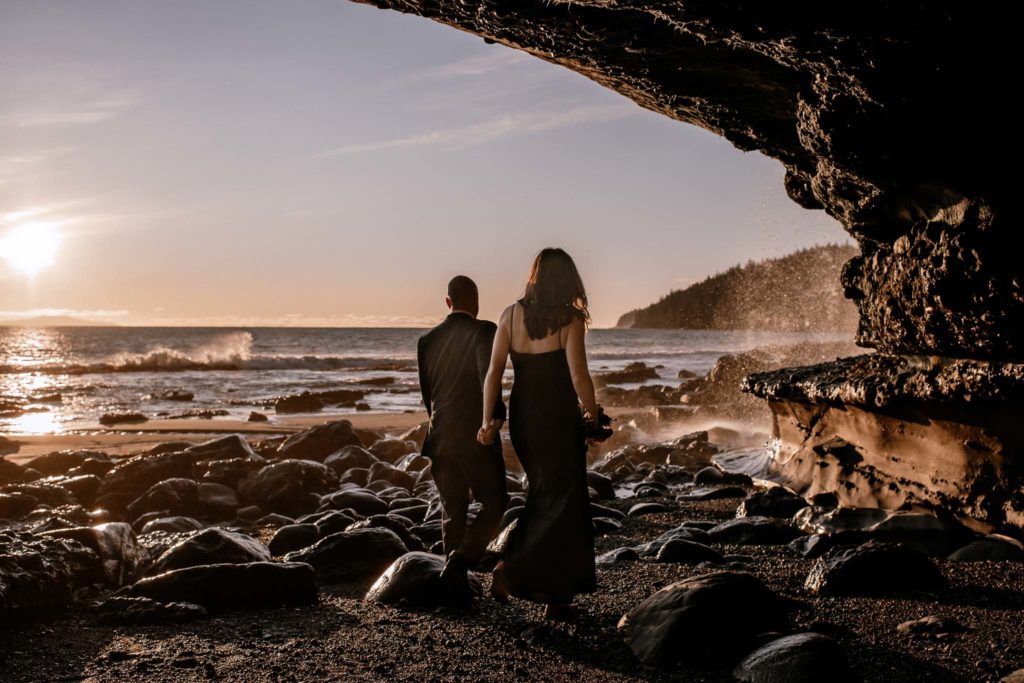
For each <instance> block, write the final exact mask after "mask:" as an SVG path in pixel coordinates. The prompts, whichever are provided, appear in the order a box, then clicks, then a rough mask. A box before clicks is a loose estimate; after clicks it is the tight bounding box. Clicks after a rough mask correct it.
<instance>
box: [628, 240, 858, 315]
mask: <svg viewBox="0 0 1024 683" xmlns="http://www.w3.org/2000/svg"><path fill="white" fill-rule="evenodd" d="M857 253H858V252H857V248H856V247H855V246H853V245H848V244H828V245H824V246H817V247H810V248H808V249H801V250H800V251H797V252H794V253H792V254H789V255H787V256H783V257H781V258H776V259H767V260H764V261H757V262H754V261H749V262H747V264H746V265H743V266H733V267H732V268H730V269H729V270H727V271H725V272H723V273H718V274H717V275H712V276H711V277H709V278H707V279H705V280H703V281H702V282H698V283H696V284H694V285H691V286H689V287H687V288H686V289H680V290H675V291H672V292H670V293H669V294H667V295H666V296H664V297H662V299H661V300H659V301H658V302H657V303H653V304H651V305H650V306H647V307H646V308H639V309H636V310H633V311H630V312H629V313H626V314H625V315H623V316H622V317H621V318H619V322H618V323H617V324H616V327H635V328H658V329H676V328H686V329H707V330H751V329H758V330H775V331H781V332H794V331H814V332H833V331H835V332H842V331H846V330H850V331H853V330H856V328H857V309H856V307H855V306H854V304H853V302H851V301H850V300H848V299H846V298H845V297H844V296H843V288H842V286H841V285H840V284H839V273H840V271H841V270H842V267H843V264H844V263H845V262H846V261H848V260H849V259H851V258H852V257H854V256H856V255H857Z"/></svg>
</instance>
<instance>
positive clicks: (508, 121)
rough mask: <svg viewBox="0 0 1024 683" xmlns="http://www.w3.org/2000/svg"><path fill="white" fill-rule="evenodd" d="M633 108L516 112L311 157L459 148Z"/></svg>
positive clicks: (603, 118)
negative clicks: (414, 148) (438, 147)
mask: <svg viewBox="0 0 1024 683" xmlns="http://www.w3.org/2000/svg"><path fill="white" fill-rule="evenodd" d="M635 112H636V108H635V107H634V106H633V105H631V104H615V105H603V106H584V107H576V108H573V109H567V110H562V111H541V112H516V113H512V114H506V115H503V116H498V117H496V118H493V119H490V120H487V121H483V122H481V123H474V124H471V125H468V126H462V127H460V128H446V129H442V130H435V131H430V132H427V133H421V134H418V135H410V136H406V137H401V138H395V139H393V140H382V141H379V142H364V143H356V144H352V145H344V146H342V147H337V148H335V149H331V150H327V151H326V152H321V153H319V154H317V155H315V156H314V158H329V157H337V156H344V155H348V154H358V153H362V152H377V151H382V150H389V149H400V148H403V147H425V146H435V145H439V146H444V147H447V148H449V149H461V148H464V147H471V146H473V145H480V144H483V143H487V142H493V141H494V140H499V139H501V138H506V137H511V136H523V135H534V134H537V133H544V132H547V131H551V130H555V129H558V128H565V127H568V126H576V125H584V124H588V123H606V122H609V121H617V120H619V119H623V118H626V117H627V116H630V115H631V114H633V113H635Z"/></svg>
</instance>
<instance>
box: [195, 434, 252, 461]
mask: <svg viewBox="0 0 1024 683" xmlns="http://www.w3.org/2000/svg"><path fill="white" fill-rule="evenodd" d="M185 452H186V453H188V454H189V455H190V456H191V457H192V459H193V460H194V461H195V462H204V461H207V460H233V459H234V458H244V459H247V460H256V461H261V460H263V458H262V457H261V456H260V455H258V454H257V453H256V451H254V450H253V449H252V446H250V445H249V442H248V441H246V440H245V438H244V437H242V436H241V435H240V434H228V435H227V436H222V437H219V438H217V439H212V440H210V441H204V442H203V443H200V444H196V445H195V446H189V447H188V448H186V449H185Z"/></svg>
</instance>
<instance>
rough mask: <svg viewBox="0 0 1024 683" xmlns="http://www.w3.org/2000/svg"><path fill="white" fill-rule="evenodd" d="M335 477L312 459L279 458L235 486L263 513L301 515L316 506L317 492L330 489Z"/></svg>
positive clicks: (318, 493) (331, 471) (336, 480)
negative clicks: (280, 459)
mask: <svg viewBox="0 0 1024 683" xmlns="http://www.w3.org/2000/svg"><path fill="white" fill-rule="evenodd" d="M337 483H338V476H337V475H336V474H335V473H334V470H332V469H331V468H329V467H325V466H324V465H322V464H321V463H319V462H314V461H312V460H282V461H281V462H276V463H274V464H272V465H268V466H267V467H264V468H263V469H261V470H259V471H258V472H255V473H253V474H250V475H249V476H247V477H246V478H245V479H243V480H242V481H241V482H240V483H239V485H238V492H239V494H241V496H242V498H243V499H244V500H246V501H247V502H250V503H253V504H255V505H258V506H259V507H260V508H262V509H263V510H264V511H265V512H278V513H281V514H284V515H290V516H294V515H300V514H303V513H305V512H308V511H309V510H311V509H315V508H316V507H317V505H319V501H320V498H319V496H320V494H323V493H326V492H328V491H330V490H331V489H333V488H334V487H335V486H336V485H337Z"/></svg>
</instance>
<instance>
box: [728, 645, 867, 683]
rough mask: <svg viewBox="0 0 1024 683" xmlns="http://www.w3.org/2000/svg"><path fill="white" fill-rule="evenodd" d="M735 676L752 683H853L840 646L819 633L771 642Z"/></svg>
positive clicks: (738, 668)
mask: <svg viewBox="0 0 1024 683" xmlns="http://www.w3.org/2000/svg"><path fill="white" fill-rule="evenodd" d="M732 675H733V676H734V677H735V678H736V679H737V680H739V681H746V682H749V683H818V682H819V681H829V683H852V681H855V680H857V679H856V677H855V676H854V675H853V672H852V671H851V670H850V665H849V664H848V663H847V661H846V656H845V655H844V654H843V649H842V648H841V647H839V643H837V642H836V641H834V640H832V639H831V638H829V637H828V636H823V635H821V634H820V633H796V634H793V635H790V636H783V637H782V638H776V639H775V640H771V641H769V642H767V643H765V644H764V645H762V646H761V647H759V648H757V649H756V650H754V651H753V652H751V653H750V654H749V655H747V656H746V657H744V658H743V661H741V662H740V663H739V664H737V665H736V668H735V669H734V670H733V672H732Z"/></svg>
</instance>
